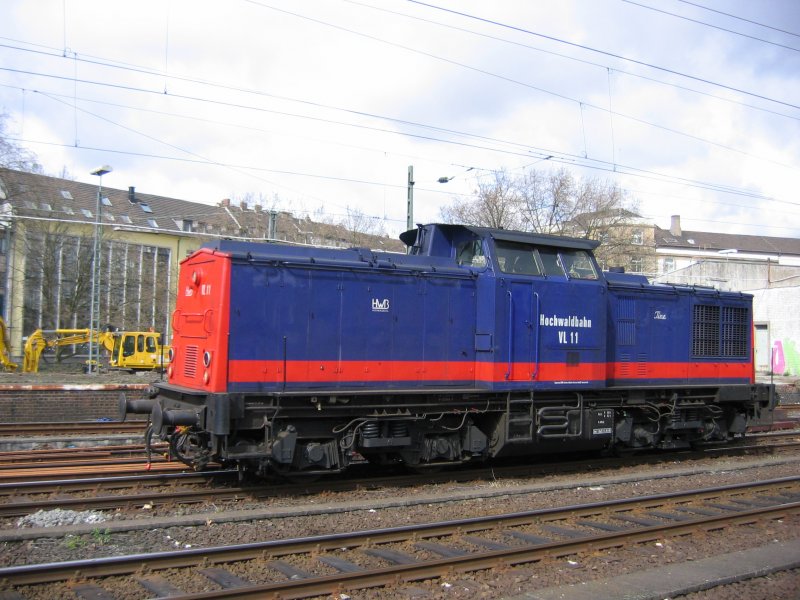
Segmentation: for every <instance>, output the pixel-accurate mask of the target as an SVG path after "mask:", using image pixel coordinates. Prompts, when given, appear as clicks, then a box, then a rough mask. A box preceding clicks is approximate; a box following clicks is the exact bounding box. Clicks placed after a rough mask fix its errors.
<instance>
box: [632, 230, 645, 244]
mask: <svg viewBox="0 0 800 600" xmlns="http://www.w3.org/2000/svg"><path fill="white" fill-rule="evenodd" d="M631 241H632V242H633V243H634V244H636V245H637V246H641V245H642V244H644V233H642V230H641V229H635V230H634V231H633V239H632V240H631Z"/></svg>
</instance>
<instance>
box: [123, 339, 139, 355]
mask: <svg viewBox="0 0 800 600" xmlns="http://www.w3.org/2000/svg"><path fill="white" fill-rule="evenodd" d="M135 344H136V339H135V338H134V337H133V336H132V335H129V336H127V337H126V338H125V341H124V342H122V356H132V355H133V353H134V351H135V349H136V348H135Z"/></svg>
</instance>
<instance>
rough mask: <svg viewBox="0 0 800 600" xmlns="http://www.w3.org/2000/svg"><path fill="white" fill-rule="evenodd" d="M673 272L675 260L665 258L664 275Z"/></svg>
mask: <svg viewBox="0 0 800 600" xmlns="http://www.w3.org/2000/svg"><path fill="white" fill-rule="evenodd" d="M674 270H675V259H674V258H672V257H670V258H665V259H664V273H672V271H674Z"/></svg>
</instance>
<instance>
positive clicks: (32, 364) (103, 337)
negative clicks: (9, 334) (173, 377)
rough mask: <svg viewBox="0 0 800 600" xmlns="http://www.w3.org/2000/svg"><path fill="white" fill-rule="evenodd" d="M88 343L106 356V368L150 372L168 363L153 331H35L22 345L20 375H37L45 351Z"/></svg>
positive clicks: (165, 347) (166, 349)
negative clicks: (23, 346)
mask: <svg viewBox="0 0 800 600" xmlns="http://www.w3.org/2000/svg"><path fill="white" fill-rule="evenodd" d="M90 341H91V342H93V343H95V344H97V345H98V346H100V347H102V348H103V349H104V350H105V351H106V353H107V354H108V355H109V358H108V366H109V367H111V368H112V369H123V370H128V371H142V370H152V369H160V368H163V367H164V366H165V365H167V364H168V363H169V358H168V354H169V346H163V345H161V334H160V333H158V332H155V331H113V330H110V331H92V330H91V329H51V330H43V329H37V330H36V331H34V332H33V333H32V334H31V335H30V336H28V340H27V341H26V342H25V355H24V359H23V364H22V372H23V373H37V372H38V371H39V359H40V358H41V356H42V352H44V351H45V350H46V349H47V348H56V347H59V346H71V345H73V344H85V343H87V342H90ZM98 357H99V348H98ZM0 360H1V359H0ZM93 362H94V361H93ZM97 362H98V363H99V360H98V361H97ZM89 368H95V365H89Z"/></svg>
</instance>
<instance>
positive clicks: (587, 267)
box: [561, 250, 597, 279]
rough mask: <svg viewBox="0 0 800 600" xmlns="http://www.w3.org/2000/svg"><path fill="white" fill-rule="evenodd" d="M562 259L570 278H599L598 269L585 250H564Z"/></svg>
mask: <svg viewBox="0 0 800 600" xmlns="http://www.w3.org/2000/svg"><path fill="white" fill-rule="evenodd" d="M561 259H562V260H563V261H564V270H565V271H566V272H567V275H568V276H569V277H570V279H597V271H595V268H594V264H593V263H592V260H591V258H589V253H588V252H586V251H585V250H562V251H561Z"/></svg>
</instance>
